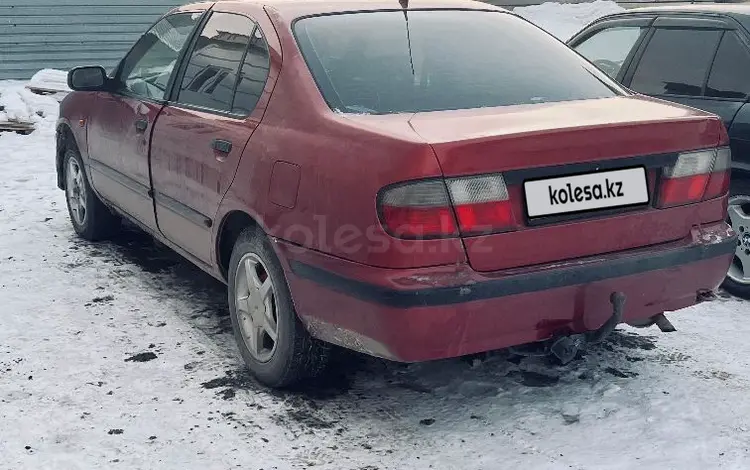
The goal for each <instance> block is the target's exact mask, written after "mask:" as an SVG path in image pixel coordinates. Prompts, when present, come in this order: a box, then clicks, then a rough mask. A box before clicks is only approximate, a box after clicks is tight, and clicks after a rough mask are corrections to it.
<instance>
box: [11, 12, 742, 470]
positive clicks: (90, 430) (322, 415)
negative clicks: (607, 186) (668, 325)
mask: <svg viewBox="0 0 750 470" xmlns="http://www.w3.org/2000/svg"><path fill="white" fill-rule="evenodd" d="M571 7H578V5H572V6H571ZM555 8H557V7H555ZM0 94H2V96H1V97H0V104H2V105H4V106H5V107H6V110H5V111H4V112H5V113H6V114H8V115H11V114H12V115H15V116H21V115H25V116H26V117H28V118H31V119H33V120H34V122H35V124H36V126H37V130H36V131H35V132H34V133H33V134H31V135H29V136H21V135H17V134H13V133H4V134H0V175H2V179H0V227H2V237H0V469H3V470H5V469H8V470H11V469H12V470H17V469H35V470H36V469H65V470H68V469H70V470H76V469H94V468H97V469H98V468H107V469H109V468H113V469H116V468H122V469H157V468H158V469H165V470H166V469H181V470H182V469H193V468H194V469H201V470H205V469H229V468H243V469H250V470H258V469H264V470H270V469H278V470H286V469H298V468H316V469H318V468H319V469H327V470H349V469H352V470H355V469H356V470H376V469H377V470H385V469H410V470H411V469H430V468H434V469H460V470H475V469H476V470H479V469H486V470H497V469H514V470H515V469H518V468H533V469H544V470H546V469H569V468H573V469H586V470H589V469H591V470H605V469H631V468H636V467H637V468H642V469H655V470H657V469H658V470H665V469H680V470H690V469H696V470H697V469H708V468H725V469H747V468H750V400H748V399H747V397H748V391H750V345H749V344H748V341H747V338H748V337H750V326H749V325H748V321H747V318H748V316H749V315H750V303H748V302H743V301H740V300H737V299H734V298H731V297H728V296H724V295H719V296H717V297H716V298H715V299H714V300H712V301H710V302H706V303H702V304H700V305H698V306H696V307H693V308H691V309H688V310H685V311H682V312H679V313H675V314H672V315H670V318H671V319H672V321H673V322H674V324H675V326H676V327H677V329H678V330H679V331H678V332H677V333H672V334H661V333H659V332H658V331H657V330H655V329H649V330H637V331H636V330H630V329H627V328H623V329H621V330H619V331H618V332H617V333H616V334H615V335H614V336H613V337H611V338H610V340H609V341H607V342H606V343H605V344H603V345H601V346H599V347H596V348H593V349H592V350H590V351H589V352H588V354H587V355H585V356H584V357H582V358H581V359H580V360H577V361H575V362H573V363H571V364H569V365H568V366H565V367H559V366H555V365H552V364H550V363H548V362H547V361H545V360H542V359H530V358H526V359H520V358H517V357H512V356H510V355H508V354H507V353H505V352H497V353H494V354H491V355H487V356H480V357H471V358H462V359H456V360H448V361H440V362H436V363H429V364H421V365H398V364H392V363H387V362H385V361H381V360H376V359H372V358H367V357H362V356H359V355H356V354H342V355H341V356H340V357H339V358H338V362H337V364H336V365H335V367H333V368H332V371H331V372H330V373H329V374H328V375H327V376H326V377H325V378H324V379H323V380H321V381H320V382H319V383H317V384H310V385H308V386H306V387H305V388H304V389H300V390H296V391H291V392H284V393H281V392H271V391H268V390H266V389H264V388H262V387H260V386H258V385H257V384H255V383H254V381H253V380H252V379H251V378H250V377H249V376H248V374H247V373H246V372H245V371H244V368H243V366H242V362H241V360H240V359H239V357H238V354H237V351H236V348H235V346H234V343H233V339H232V337H231V332H230V325H229V321H228V317H227V309H226V307H225V296H226V292H225V289H224V288H223V286H221V285H220V284H218V283H217V282H216V281H214V280H212V279H211V278H209V277H208V276H206V275H204V274H203V273H201V272H200V271H199V270H198V269H196V268H194V267H192V266H191V265H190V264H189V263H187V262H185V261H182V260H181V259H179V258H178V257H177V256H176V255H174V254H172V253H171V252H169V251H168V250H165V249H163V248H159V247H157V246H155V245H154V244H153V243H152V242H151V240H150V239H149V238H148V237H147V236H145V235H143V234H141V233H139V232H138V231H127V232H126V233H124V234H123V235H122V236H121V237H119V238H118V239H117V240H115V241H113V242H109V243H101V244H90V243H86V242H83V241H81V240H80V239H78V238H76V237H75V236H74V234H73V231H72V229H71V228H70V224H69V222H68V216H67V212H66V209H65V201H64V197H63V193H62V192H61V191H59V190H57V189H56V187H55V174H54V160H53V155H54V139H53V136H54V122H55V115H56V109H57V102H56V100H55V97H54V96H47V97H42V96H38V95H34V94H32V93H30V92H28V90H26V89H25V88H24V84H22V83H17V82H16V83H9V82H5V83H0Z"/></svg>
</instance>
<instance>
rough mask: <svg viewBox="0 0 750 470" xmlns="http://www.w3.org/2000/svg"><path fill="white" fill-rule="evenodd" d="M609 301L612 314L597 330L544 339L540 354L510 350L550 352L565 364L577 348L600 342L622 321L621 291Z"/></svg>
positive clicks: (523, 354)
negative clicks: (542, 350)
mask: <svg viewBox="0 0 750 470" xmlns="http://www.w3.org/2000/svg"><path fill="white" fill-rule="evenodd" d="M609 301H610V302H611V303H612V316H611V317H609V319H608V320H607V321H606V322H605V323H604V325H602V326H601V328H599V329H598V330H594V331H589V332H586V333H580V334H575V335H569V336H560V337H559V338H554V339H551V340H549V341H546V342H545V343H543V346H544V348H543V349H544V352H543V353H542V354H539V353H538V352H537V353H536V354H535V353H533V352H531V351H530V350H528V349H526V350H524V349H522V348H511V349H510V351H511V352H512V353H514V354H518V355H520V356H540V355H544V356H546V355H550V354H551V355H553V356H555V357H556V358H557V359H558V360H559V361H560V362H561V363H562V364H567V363H568V362H570V361H572V360H573V359H574V358H575V357H576V354H578V351H579V350H581V349H583V348H585V347H586V345H588V344H595V343H599V342H601V341H602V340H604V339H605V338H606V337H607V336H609V335H610V333H612V331H614V329H615V327H616V326H617V325H619V324H620V323H621V322H622V314H623V310H624V308H625V294H624V293H622V292H613V293H612V295H611V296H610V298H609ZM537 351H538V348H537Z"/></svg>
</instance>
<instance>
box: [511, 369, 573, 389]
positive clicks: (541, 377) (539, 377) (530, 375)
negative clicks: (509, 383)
mask: <svg viewBox="0 0 750 470" xmlns="http://www.w3.org/2000/svg"><path fill="white" fill-rule="evenodd" d="M508 377H510V378H512V379H515V380H516V381H517V382H518V383H520V384H521V385H524V386H526V387H534V388H539V387H552V386H553V385H557V383H558V382H559V381H560V377H558V376H555V375H547V374H540V373H539V372H532V371H524V370H518V371H513V372H511V373H510V374H508Z"/></svg>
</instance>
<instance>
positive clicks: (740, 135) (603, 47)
mask: <svg viewBox="0 0 750 470" xmlns="http://www.w3.org/2000/svg"><path fill="white" fill-rule="evenodd" d="M568 44H569V45H570V46H571V47H572V48H573V49H575V50H576V51H578V52H579V53H580V54H581V55H583V56H584V57H586V58H587V59H589V60H590V61H592V62H593V63H594V64H596V65H597V66H598V67H599V68H600V69H601V70H603V71H604V72H606V73H607V75H609V76H610V77H612V78H613V79H615V80H617V81H618V82H620V83H622V84H623V85H625V86H627V87H629V88H630V89H632V90H633V91H636V92H638V93H643V94H646V95H651V96H655V97H658V98H661V99H665V100H669V101H674V102H677V103H681V104H684V105H688V106H692V107H695V108H698V109H702V110H705V111H708V112H711V113H715V114H717V115H719V116H720V117H721V119H722V121H724V124H725V126H726V128H727V130H728V132H729V138H730V141H731V148H732V157H733V162H732V183H731V194H732V197H731V198H730V201H729V202H730V205H731V206H730V208H729V220H730V222H731V225H732V227H733V228H734V229H735V230H736V231H737V232H738V233H739V236H740V239H739V241H738V243H737V252H736V255H735V258H734V261H733V263H732V266H731V267H730V268H729V272H728V274H727V279H726V281H725V282H724V287H725V288H726V289H727V290H728V291H730V292H732V293H734V294H736V295H739V296H742V297H745V298H749V299H750V6H747V5H728V4H724V5H710V6H707V5H688V6H675V7H654V8H639V9H634V10H629V11H627V12H624V13H619V14H615V15H610V16H606V17H603V18H600V19H599V20H597V21H595V22H594V23H592V24H590V25H589V26H587V27H586V28H584V29H583V30H582V31H581V32H579V33H578V34H576V35H575V36H573V37H572V38H571V39H570V40H569V41H568Z"/></svg>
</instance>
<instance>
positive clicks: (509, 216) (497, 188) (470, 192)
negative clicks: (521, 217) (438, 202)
mask: <svg viewBox="0 0 750 470" xmlns="http://www.w3.org/2000/svg"><path fill="white" fill-rule="evenodd" d="M447 183H448V192H449V193H450V196H451V200H452V201H453V207H454V208H455V210H456V217H457V218H458V226H459V229H460V231H461V234H462V235H476V234H480V233H494V232H499V231H504V230H509V229H512V228H514V227H516V225H517V224H516V218H515V216H514V214H513V205H512V204H511V201H510V198H509V196H508V188H507V186H506V185H505V180H504V179H503V175H500V174H495V175H482V176H475V177H468V178H455V179H450V180H448V182H447Z"/></svg>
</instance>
